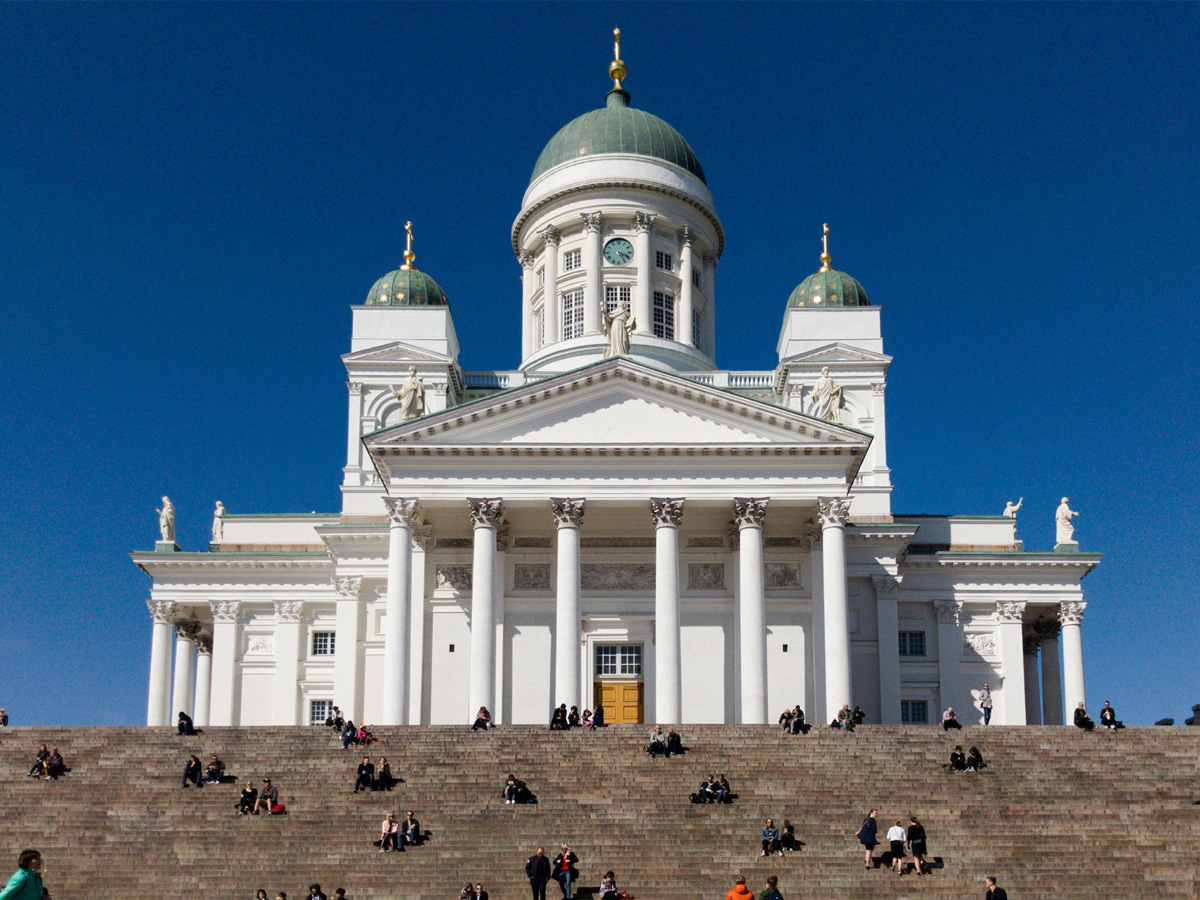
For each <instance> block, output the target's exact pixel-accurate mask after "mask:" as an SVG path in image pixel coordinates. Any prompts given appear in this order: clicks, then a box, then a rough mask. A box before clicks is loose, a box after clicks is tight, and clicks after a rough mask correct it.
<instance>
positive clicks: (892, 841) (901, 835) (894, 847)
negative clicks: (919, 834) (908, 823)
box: [887, 819, 908, 875]
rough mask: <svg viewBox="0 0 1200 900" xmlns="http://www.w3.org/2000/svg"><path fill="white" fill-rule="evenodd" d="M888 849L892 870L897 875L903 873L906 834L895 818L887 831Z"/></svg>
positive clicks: (906, 841)
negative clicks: (890, 855)
mask: <svg viewBox="0 0 1200 900" xmlns="http://www.w3.org/2000/svg"><path fill="white" fill-rule="evenodd" d="M887 839H888V845H889V849H890V850H891V851H892V871H893V872H895V873H896V874H897V875H903V874H904V845H905V844H907V843H908V834H907V832H905V830H904V826H903V825H902V824H901V823H900V820H899V819H897V820H896V822H895V824H894V825H892V827H891V828H889V829H888V833H887Z"/></svg>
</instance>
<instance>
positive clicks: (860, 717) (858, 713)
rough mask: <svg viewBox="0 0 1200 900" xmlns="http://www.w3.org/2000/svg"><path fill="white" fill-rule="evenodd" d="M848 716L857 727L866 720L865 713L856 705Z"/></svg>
mask: <svg viewBox="0 0 1200 900" xmlns="http://www.w3.org/2000/svg"><path fill="white" fill-rule="evenodd" d="M850 718H851V719H853V720H854V727H855V728H857V727H858V726H859V725H861V724H862V723H863V722H865V721H866V720H867V714H866V713H865V712H863V708H862V707H861V706H856V707H854V713H853V715H852V716H851V717H850Z"/></svg>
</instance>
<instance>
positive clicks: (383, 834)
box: [379, 813, 404, 853]
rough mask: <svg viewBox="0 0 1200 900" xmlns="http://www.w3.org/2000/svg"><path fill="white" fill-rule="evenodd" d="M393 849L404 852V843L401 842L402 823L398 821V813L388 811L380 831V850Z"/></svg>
mask: <svg viewBox="0 0 1200 900" xmlns="http://www.w3.org/2000/svg"><path fill="white" fill-rule="evenodd" d="M392 850H398V851H401V852H403V850H404V845H403V844H401V843H400V823H399V822H397V821H396V814H395V813H388V814H387V818H385V819H384V820H383V825H382V827H381V828H380V832H379V852H380V853H387V852H389V851H392Z"/></svg>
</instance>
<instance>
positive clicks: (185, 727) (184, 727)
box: [176, 709, 196, 734]
mask: <svg viewBox="0 0 1200 900" xmlns="http://www.w3.org/2000/svg"><path fill="white" fill-rule="evenodd" d="M176 727H177V728H178V729H179V733H180V734H195V733H196V729H195V728H193V727H192V717H191V716H189V715H188V714H187V713H185V712H184V711H183V710H182V709H181V710H180V711H179V721H178V723H176Z"/></svg>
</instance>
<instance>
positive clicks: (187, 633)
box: [171, 621, 199, 725]
mask: <svg viewBox="0 0 1200 900" xmlns="http://www.w3.org/2000/svg"><path fill="white" fill-rule="evenodd" d="M197 631H199V627H198V625H197V623H195V622H192V621H187V622H178V623H176V625H175V694H174V698H173V700H172V701H171V724H172V725H173V724H175V722H176V721H178V719H179V714H180V713H181V712H185V713H187V714H188V715H191V714H192V706H193V697H194V691H195V689H196V683H195V681H194V680H193V679H194V677H195V666H196V632H197Z"/></svg>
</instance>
